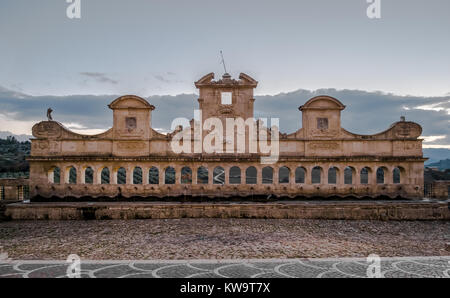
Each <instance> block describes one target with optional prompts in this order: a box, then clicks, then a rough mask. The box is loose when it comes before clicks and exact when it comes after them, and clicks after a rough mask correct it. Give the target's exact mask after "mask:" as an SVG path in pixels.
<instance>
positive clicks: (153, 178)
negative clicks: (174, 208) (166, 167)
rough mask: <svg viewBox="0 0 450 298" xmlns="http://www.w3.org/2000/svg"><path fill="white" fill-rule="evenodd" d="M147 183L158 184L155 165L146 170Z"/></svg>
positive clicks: (157, 173)
mask: <svg viewBox="0 0 450 298" xmlns="http://www.w3.org/2000/svg"><path fill="white" fill-rule="evenodd" d="M148 183H149V184H159V170H158V168H157V167H155V166H152V167H151V168H150V169H149V170H148Z"/></svg>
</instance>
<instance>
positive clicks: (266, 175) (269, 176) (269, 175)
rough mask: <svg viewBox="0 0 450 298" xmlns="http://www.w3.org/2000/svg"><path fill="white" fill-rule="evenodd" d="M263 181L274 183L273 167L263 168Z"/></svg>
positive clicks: (264, 182)
mask: <svg viewBox="0 0 450 298" xmlns="http://www.w3.org/2000/svg"><path fill="white" fill-rule="evenodd" d="M262 183H263V184H272V183H273V169H272V168H271V167H264V168H263V169H262Z"/></svg>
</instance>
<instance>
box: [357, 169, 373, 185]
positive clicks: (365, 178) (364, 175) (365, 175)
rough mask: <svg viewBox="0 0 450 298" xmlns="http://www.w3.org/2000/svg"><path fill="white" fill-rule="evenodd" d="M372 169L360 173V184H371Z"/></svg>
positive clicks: (362, 170)
mask: <svg viewBox="0 0 450 298" xmlns="http://www.w3.org/2000/svg"><path fill="white" fill-rule="evenodd" d="M370 172H371V169H370V168H369V167H364V168H362V169H361V171H360V172H359V183H360V184H369V175H370Z"/></svg>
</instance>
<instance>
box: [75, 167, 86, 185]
mask: <svg viewBox="0 0 450 298" xmlns="http://www.w3.org/2000/svg"><path fill="white" fill-rule="evenodd" d="M76 184H86V169H85V168H84V167H83V166H81V165H80V166H78V167H77V183H76Z"/></svg>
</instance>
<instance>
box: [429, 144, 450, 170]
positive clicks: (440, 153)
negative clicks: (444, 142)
mask: <svg viewBox="0 0 450 298" xmlns="http://www.w3.org/2000/svg"><path fill="white" fill-rule="evenodd" d="M423 156H424V157H428V160H427V161H426V162H425V165H427V166H428V165H429V164H431V163H436V162H439V161H440V160H445V159H449V158H450V149H445V148H439V149H437V148H424V149H423Z"/></svg>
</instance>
